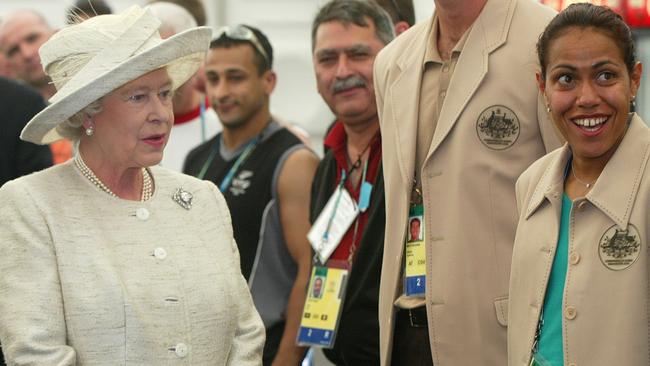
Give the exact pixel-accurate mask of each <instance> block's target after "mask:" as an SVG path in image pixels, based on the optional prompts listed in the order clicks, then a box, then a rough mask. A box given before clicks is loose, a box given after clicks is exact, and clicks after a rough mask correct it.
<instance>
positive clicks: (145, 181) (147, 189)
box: [74, 153, 153, 202]
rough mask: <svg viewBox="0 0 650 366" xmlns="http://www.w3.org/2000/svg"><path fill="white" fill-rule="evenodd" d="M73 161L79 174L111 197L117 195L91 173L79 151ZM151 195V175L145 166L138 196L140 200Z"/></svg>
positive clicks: (144, 199) (147, 198)
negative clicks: (139, 195)
mask: <svg viewBox="0 0 650 366" xmlns="http://www.w3.org/2000/svg"><path fill="white" fill-rule="evenodd" d="M74 163H75V165H76V166H77V168H79V170H80V171H81V174H83V175H84V177H86V178H87V179H88V180H89V181H90V182H91V183H92V184H94V185H95V186H97V187H98V188H99V189H101V190H102V191H104V192H106V193H108V194H109V195H110V196H111V197H117V195H116V194H115V193H114V192H113V191H111V189H110V188H108V187H107V186H106V184H104V182H102V181H101V180H100V179H99V178H98V177H97V176H96V175H95V173H93V171H92V170H91V169H90V168H89V167H88V165H86V163H85V162H84V160H83V158H82V157H81V153H77V155H75V157H74ZM152 195H153V183H152V179H151V175H150V173H149V171H148V170H147V169H146V168H142V196H141V198H140V201H141V202H144V201H147V200H149V199H150V198H151V196H152Z"/></svg>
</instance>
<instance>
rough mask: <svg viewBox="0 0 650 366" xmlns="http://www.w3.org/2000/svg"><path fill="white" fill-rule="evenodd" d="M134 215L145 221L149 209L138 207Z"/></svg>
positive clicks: (147, 217)
mask: <svg viewBox="0 0 650 366" xmlns="http://www.w3.org/2000/svg"><path fill="white" fill-rule="evenodd" d="M135 216H137V218H139V219H140V220H142V221H147V220H148V219H149V210H147V209H146V208H144V207H140V208H139V209H137V210H136V211H135Z"/></svg>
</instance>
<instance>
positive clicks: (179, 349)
mask: <svg viewBox="0 0 650 366" xmlns="http://www.w3.org/2000/svg"><path fill="white" fill-rule="evenodd" d="M188 351H189V350H188V348H187V345H186V344H185V343H179V344H177V345H176V347H174V353H175V354H176V356H177V357H178V358H183V357H185V356H187V352H188Z"/></svg>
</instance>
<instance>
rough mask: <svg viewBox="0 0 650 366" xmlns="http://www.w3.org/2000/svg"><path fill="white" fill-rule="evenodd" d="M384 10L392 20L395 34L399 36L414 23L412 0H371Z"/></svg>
mask: <svg viewBox="0 0 650 366" xmlns="http://www.w3.org/2000/svg"><path fill="white" fill-rule="evenodd" d="M373 1H374V2H376V3H377V4H379V6H381V8H382V9H384V10H386V12H387V13H388V15H390V18H391V20H392V21H393V26H394V27H395V35H396V36H399V35H400V34H402V33H404V32H405V31H406V30H407V29H409V28H411V27H412V26H413V25H415V8H414V6H413V0H373Z"/></svg>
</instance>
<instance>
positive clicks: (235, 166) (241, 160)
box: [197, 131, 264, 192]
mask: <svg viewBox="0 0 650 366" xmlns="http://www.w3.org/2000/svg"><path fill="white" fill-rule="evenodd" d="M263 133H264V131H262V132H261V133H260V134H259V135H257V137H255V138H254V139H253V140H251V141H250V142H249V143H248V144H246V148H244V151H242V153H241V154H239V157H238V158H237V160H236V161H235V164H233V166H232V167H230V170H228V173H227V174H226V176H225V177H224V178H223V180H222V181H221V183H219V190H220V191H221V192H225V190H226V189H227V188H228V186H230V183H231V182H232V179H233V178H234V177H235V173H237V170H239V167H240V166H241V165H242V164H244V162H246V159H248V157H249V155H250V154H251V153H252V152H253V150H255V148H256V147H257V144H258V143H259V142H260V141H261V140H262V134H263ZM217 150H218V144H215V145H214V149H212V151H210V156H209V157H208V160H206V162H205V163H204V164H203V167H201V172H200V173H199V175H197V178H199V179H203V177H205V173H206V172H207V171H208V168H209V167H210V165H212V161H213V160H214V157H215V156H216V155H217Z"/></svg>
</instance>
